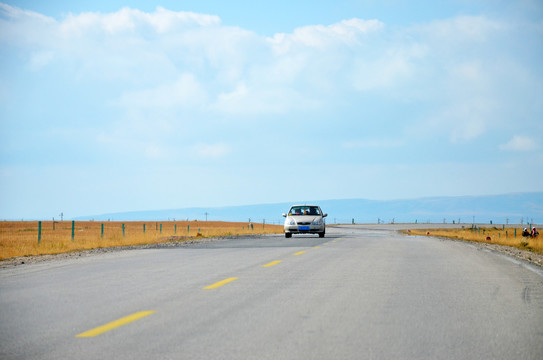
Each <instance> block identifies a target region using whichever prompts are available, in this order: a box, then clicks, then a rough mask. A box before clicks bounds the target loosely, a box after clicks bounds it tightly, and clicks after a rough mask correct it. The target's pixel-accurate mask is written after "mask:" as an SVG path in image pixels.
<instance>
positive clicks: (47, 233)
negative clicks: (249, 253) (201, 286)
mask: <svg viewBox="0 0 543 360" xmlns="http://www.w3.org/2000/svg"><path fill="white" fill-rule="evenodd" d="M123 227H124V230H123ZM102 229H103V230H102ZM144 229H145V230H144ZM282 232H283V226H282V225H268V224H262V223H260V224H257V223H251V224H249V223H238V222H222V221H164V222H155V221H146V222H144V221H133V222H117V221H108V222H96V221H81V222H80V221H76V222H75V223H74V226H73V238H72V222H71V221H55V222H54V223H53V221H43V222H41V231H40V227H39V222H38V221H2V222H0V260H4V259H9V258H13V257H19V256H32V255H50V254H61V253H69V252H76V251H81V250H90V249H97V248H108V247H120V246H129V245H146V244H159V243H165V242H178V241H187V240H191V239H194V238H203V237H220V236H231V235H247V234H277V233H282ZM72 239H73V240H72Z"/></svg>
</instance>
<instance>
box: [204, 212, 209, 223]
mask: <svg viewBox="0 0 543 360" xmlns="http://www.w3.org/2000/svg"><path fill="white" fill-rule="evenodd" d="M208 215H209V213H208V212H207V211H206V212H205V216H206V221H207V216H208Z"/></svg>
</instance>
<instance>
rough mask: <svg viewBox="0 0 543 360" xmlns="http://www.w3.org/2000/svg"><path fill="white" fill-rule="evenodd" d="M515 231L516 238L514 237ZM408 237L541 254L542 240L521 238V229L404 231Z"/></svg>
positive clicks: (540, 238)
mask: <svg viewBox="0 0 543 360" xmlns="http://www.w3.org/2000/svg"><path fill="white" fill-rule="evenodd" d="M515 230H516V236H515ZM404 232H405V233H407V234H409V235H429V236H441V237H447V238H452V239H462V240H467V241H476V242H486V243H493V244H500V245H506V246H513V247H516V248H519V249H523V250H530V251H534V252H537V253H540V254H543V238H542V236H541V235H539V236H538V237H536V238H531V237H523V236H522V228H512V227H506V228H505V229H503V228H502V227H500V228H498V227H486V228H476V229H473V230H472V229H471V228H466V229H416V230H414V229H412V230H409V231H407V230H406V231H404ZM488 238H490V239H488Z"/></svg>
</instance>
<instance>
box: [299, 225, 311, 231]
mask: <svg viewBox="0 0 543 360" xmlns="http://www.w3.org/2000/svg"><path fill="white" fill-rule="evenodd" d="M298 230H300V231H309V226H298Z"/></svg>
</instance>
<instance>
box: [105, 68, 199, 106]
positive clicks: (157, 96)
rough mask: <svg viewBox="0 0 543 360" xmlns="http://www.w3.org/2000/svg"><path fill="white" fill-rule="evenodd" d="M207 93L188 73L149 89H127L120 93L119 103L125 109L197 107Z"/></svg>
mask: <svg viewBox="0 0 543 360" xmlns="http://www.w3.org/2000/svg"><path fill="white" fill-rule="evenodd" d="M206 99H207V94H206V91H205V89H204V88H203V86H202V84H200V82H199V81H198V79H197V78H196V77H195V76H194V75H193V74H189V73H184V74H181V75H180V76H179V78H178V79H177V81H175V82H173V83H166V84H161V85H158V86H156V87H154V88H151V89H145V90H137V91H127V92H125V93H123V94H122V95H121V97H120V98H119V100H118V101H116V103H118V104H119V105H121V106H123V107H125V108H127V109H157V108H158V109H163V108H172V107H197V106H201V105H203V104H204V103H205V102H206Z"/></svg>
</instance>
